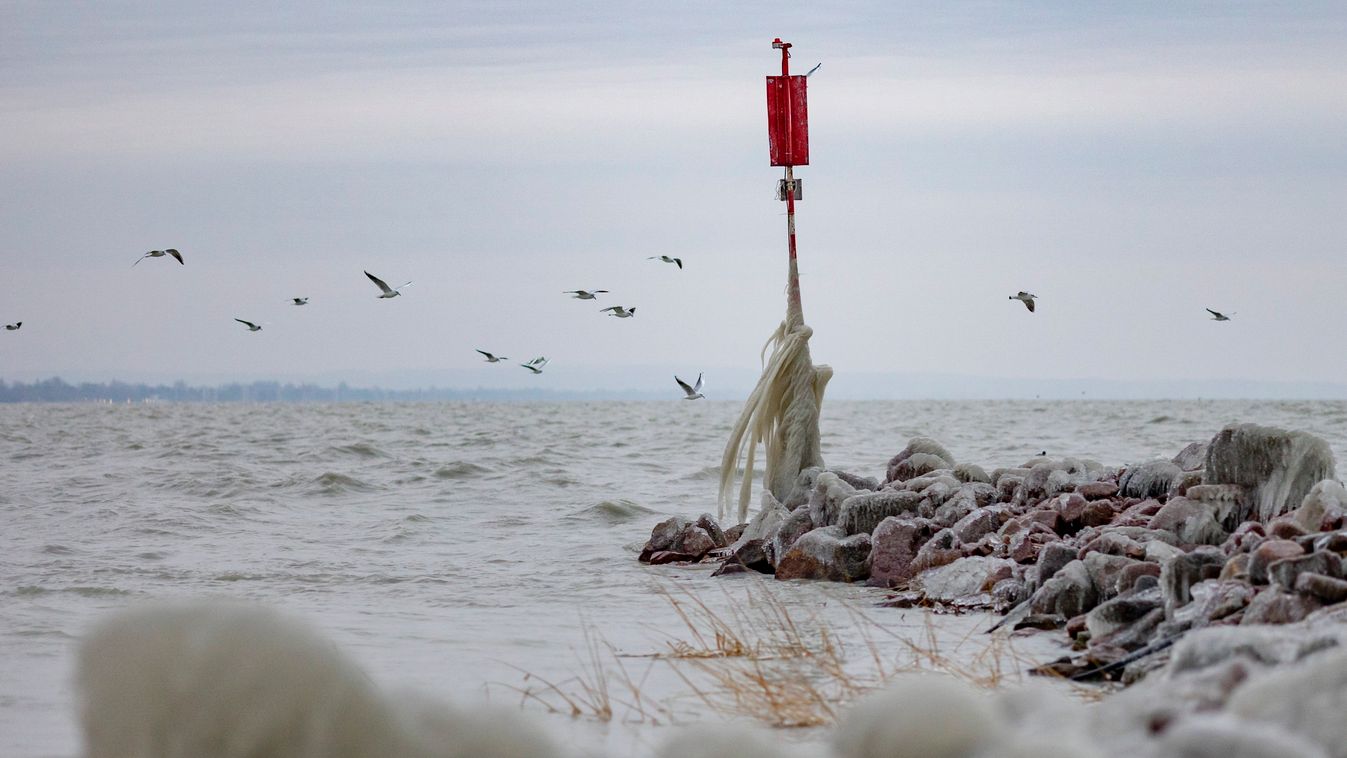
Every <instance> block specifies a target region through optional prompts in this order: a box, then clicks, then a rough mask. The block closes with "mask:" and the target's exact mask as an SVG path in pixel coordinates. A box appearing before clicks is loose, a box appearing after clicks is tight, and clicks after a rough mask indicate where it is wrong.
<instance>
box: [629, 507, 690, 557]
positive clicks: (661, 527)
mask: <svg viewBox="0 0 1347 758" xmlns="http://www.w3.org/2000/svg"><path fill="white" fill-rule="evenodd" d="M689 523H690V522H689V521H688V520H687V519H685V518H683V517H682V516H671V517H669V518H667V519H665V520H663V521H661V522H659V523H658V524H655V528H654V529H651V530H650V539H648V540H646V543H645V546H644V547H643V548H641V557H640V560H642V561H645V562H649V561H650V559H651V557H652V556H654V554H655V553H660V552H665V551H668V550H670V549H672V548H673V543H674V540H675V539H677V538H678V535H679V534H682V532H683V530H684V529H686V528H687V526H688V524H689Z"/></svg>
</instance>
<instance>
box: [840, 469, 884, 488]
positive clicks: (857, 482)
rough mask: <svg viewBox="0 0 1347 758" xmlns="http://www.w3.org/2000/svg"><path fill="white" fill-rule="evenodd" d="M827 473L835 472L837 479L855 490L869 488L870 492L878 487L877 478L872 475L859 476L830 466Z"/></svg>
mask: <svg viewBox="0 0 1347 758" xmlns="http://www.w3.org/2000/svg"><path fill="white" fill-rule="evenodd" d="M828 473H830V474H836V475H837V478H838V479H841V480H842V481H844V482H846V483H847V484H850V485H851V486H852V487H854V488H855V489H856V490H858V491H859V490H870V491H871V492H873V491H875V490H878V489H879V480H878V479H876V478H874V477H873V476H860V475H858V474H852V473H850V472H847V471H842V470H841V469H835V468H830V469H828Z"/></svg>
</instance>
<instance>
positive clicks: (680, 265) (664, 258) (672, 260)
mask: <svg viewBox="0 0 1347 758" xmlns="http://www.w3.org/2000/svg"><path fill="white" fill-rule="evenodd" d="M646 260H648V261H664V262H665V263H676V264H678V268H680V269H681V268H683V259H682V258H674V257H671V256H668V255H652V256H650V257H649V258H646Z"/></svg>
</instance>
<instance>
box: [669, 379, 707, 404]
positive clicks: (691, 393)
mask: <svg viewBox="0 0 1347 758" xmlns="http://www.w3.org/2000/svg"><path fill="white" fill-rule="evenodd" d="M674 381H675V382H678V386H679V387H682V388H683V392H684V393H686V394H687V397H685V398H683V399H684V400H696V399H697V398H699V397H706V395H703V394H702V375H701V374H698V375H697V383H696V384H694V385H692V386H691V387H689V386H688V383H687V382H685V381H683V380H682V379H679V378H678V375H677V374H675V375H674Z"/></svg>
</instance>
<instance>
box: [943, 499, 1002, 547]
mask: <svg viewBox="0 0 1347 758" xmlns="http://www.w3.org/2000/svg"><path fill="white" fill-rule="evenodd" d="M1001 516H1002V513H1001V511H997V510H993V509H991V508H978V509H977V510H975V511H973V512H972V513H969V514H968V515H967V516H964V517H963V518H961V519H959V520H958V521H956V522H955V523H954V526H952V527H950V530H951V531H953V532H954V538H955V539H956V540H958V541H959V544H961V545H973V544H975V543H977V541H978V540H980V539H982V537H983V536H984V535H987V534H991V533H992V532H995V531H996V530H997V529H1000V528H1001Z"/></svg>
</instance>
